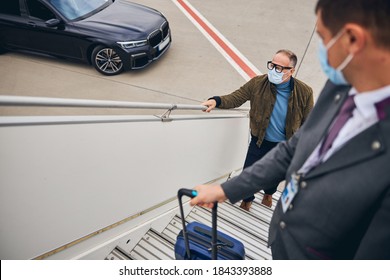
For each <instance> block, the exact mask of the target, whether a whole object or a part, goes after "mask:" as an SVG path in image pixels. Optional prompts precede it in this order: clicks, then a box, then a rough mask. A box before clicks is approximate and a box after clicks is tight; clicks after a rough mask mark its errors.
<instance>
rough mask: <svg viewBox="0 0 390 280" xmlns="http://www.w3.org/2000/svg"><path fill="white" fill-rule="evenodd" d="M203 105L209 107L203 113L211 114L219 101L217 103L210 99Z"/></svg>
mask: <svg viewBox="0 0 390 280" xmlns="http://www.w3.org/2000/svg"><path fill="white" fill-rule="evenodd" d="M202 105H203V106H207V109H206V110H203V112H206V113H210V111H211V110H213V109H214V108H215V106H217V101H215V99H209V100H207V101H205V102H203V103H202Z"/></svg>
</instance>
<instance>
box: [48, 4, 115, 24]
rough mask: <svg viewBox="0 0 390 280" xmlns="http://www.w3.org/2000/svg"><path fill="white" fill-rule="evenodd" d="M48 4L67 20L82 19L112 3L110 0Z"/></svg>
mask: <svg viewBox="0 0 390 280" xmlns="http://www.w3.org/2000/svg"><path fill="white" fill-rule="evenodd" d="M49 2H50V3H51V4H52V5H53V6H54V7H55V8H56V9H57V11H58V12H60V13H61V14H62V15H63V16H64V17H66V18H67V19H68V20H74V19H76V18H81V17H84V16H86V15H88V14H89V13H92V12H94V11H99V10H101V9H103V8H105V7H107V6H108V5H109V4H111V3H112V1H111V0H50V1H49Z"/></svg>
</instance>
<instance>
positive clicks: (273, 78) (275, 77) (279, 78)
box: [268, 68, 287, 85]
mask: <svg viewBox="0 0 390 280" xmlns="http://www.w3.org/2000/svg"><path fill="white" fill-rule="evenodd" d="M283 75H284V73H283V72H281V73H278V72H276V70H275V68H274V69H272V70H268V80H269V81H270V82H271V83H273V84H275V85H279V84H281V83H283V82H284V81H285V80H287V79H283Z"/></svg>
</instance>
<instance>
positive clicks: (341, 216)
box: [222, 82, 390, 259]
mask: <svg viewBox="0 0 390 280" xmlns="http://www.w3.org/2000/svg"><path fill="white" fill-rule="evenodd" d="M349 89H350V88H349V87H345V86H334V85H333V84H332V83H330V82H328V83H327V84H326V85H325V87H324V89H323V91H322V93H321V95H320V97H319V99H318V101H317V103H316V105H315V106H314V109H313V111H312V113H311V114H310V116H309V118H308V119H307V121H306V122H305V123H304V125H303V126H302V127H301V129H300V130H299V131H298V132H297V133H296V134H295V135H294V136H293V137H292V138H291V139H290V140H289V141H287V142H282V143H280V144H279V145H278V146H277V147H275V148H274V149H273V150H272V151H271V152H269V153H268V154H267V155H266V156H265V157H264V158H263V159H262V160H260V161H258V162H256V163H255V164H254V165H253V166H252V167H249V168H247V169H245V170H244V171H243V172H242V173H241V175H240V176H238V177H235V178H233V179H231V180H229V181H227V182H225V183H223V184H222V187H223V189H224V191H225V194H226V196H227V197H228V199H229V200H230V201H231V202H233V203H235V202H237V201H239V200H240V199H243V198H245V197H248V196H250V195H252V194H253V193H255V192H257V191H259V190H261V189H267V188H269V186H273V185H274V184H275V183H277V182H280V181H282V180H283V179H286V181H289V180H290V178H291V174H292V173H293V172H297V171H298V170H299V169H300V168H301V167H302V165H303V164H304V162H305V161H306V159H307V158H308V157H309V156H310V154H311V153H312V152H313V150H314V149H315V147H316V146H317V145H318V144H319V142H320V140H321V139H322V137H323V136H324V134H325V133H326V131H327V129H328V127H329V126H330V124H331V123H332V121H333V119H334V118H335V116H336V115H337V112H338V111H339V109H340V107H341V105H342V103H343V101H344V100H345V98H346V97H347V95H348V91H349ZM385 113H386V116H385V117H384V119H382V120H380V121H379V122H378V123H377V124H375V125H373V126H371V127H369V128H368V129H366V130H365V131H363V132H362V133H360V134H358V135H357V136H355V137H354V138H352V139H351V140H350V141H348V142H347V143H346V144H345V145H344V146H343V147H342V148H341V149H340V150H338V151H337V152H336V153H335V154H333V155H332V156H331V157H330V158H329V159H328V160H327V161H326V162H324V163H322V164H320V165H319V166H317V167H316V168H314V169H313V170H311V171H310V172H308V174H306V175H305V176H302V177H301V178H300V180H299V184H298V185H299V191H298V193H297V195H296V196H295V198H294V200H293V202H292V206H291V207H290V208H289V209H288V210H287V211H286V213H283V211H282V207H281V203H280V202H279V203H278V205H277V207H276V209H275V212H274V215H273V218H272V221H271V225H270V232H269V240H268V242H269V245H270V246H271V248H272V254H273V258H274V259H390V153H389V147H390V106H388V107H387V108H386V112H385Z"/></svg>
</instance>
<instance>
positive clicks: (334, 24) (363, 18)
mask: <svg viewBox="0 0 390 280" xmlns="http://www.w3.org/2000/svg"><path fill="white" fill-rule="evenodd" d="M318 11H321V19H322V22H323V23H324V25H325V26H326V27H327V28H328V29H329V30H330V31H331V33H332V35H335V34H336V33H337V32H339V31H340V29H341V28H342V27H343V26H344V25H345V24H346V23H355V24H358V25H360V26H362V27H363V28H365V29H367V30H369V31H370V32H371V35H372V37H373V39H374V40H375V42H376V43H377V45H378V46H381V47H385V48H387V49H390V1H389V0H318V2H317V5H316V8H315V12H316V13H317V12H318Z"/></svg>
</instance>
